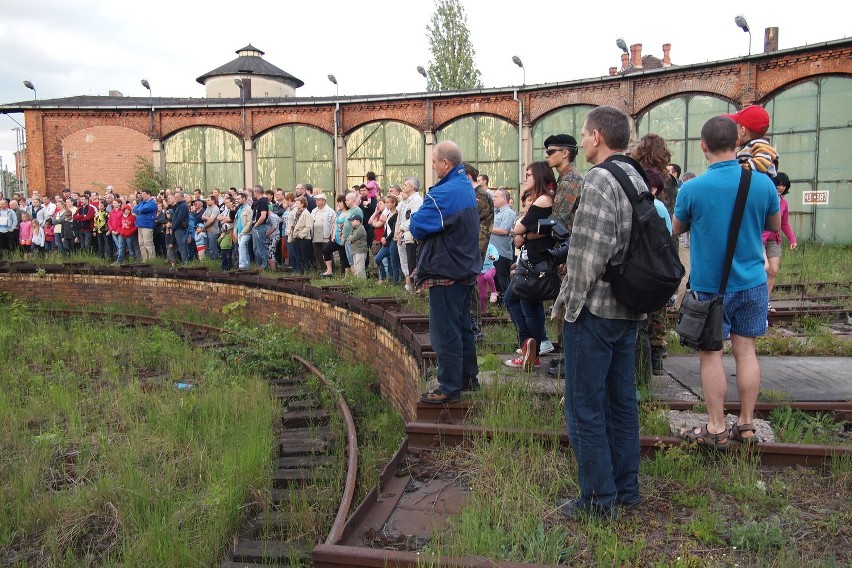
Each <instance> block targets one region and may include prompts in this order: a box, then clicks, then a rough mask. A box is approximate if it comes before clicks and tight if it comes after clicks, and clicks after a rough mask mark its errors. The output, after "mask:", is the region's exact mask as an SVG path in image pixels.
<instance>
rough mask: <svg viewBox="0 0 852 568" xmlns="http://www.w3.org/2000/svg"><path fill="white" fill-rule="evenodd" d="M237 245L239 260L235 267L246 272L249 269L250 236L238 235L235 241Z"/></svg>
mask: <svg viewBox="0 0 852 568" xmlns="http://www.w3.org/2000/svg"><path fill="white" fill-rule="evenodd" d="M237 243H238V245H239V253H240V256H239V260H238V262H237V266H238V267H239V269H240V270H246V269H248V267H249V245H250V244H251V234H246V235H240V236H239V237H238V239H237Z"/></svg>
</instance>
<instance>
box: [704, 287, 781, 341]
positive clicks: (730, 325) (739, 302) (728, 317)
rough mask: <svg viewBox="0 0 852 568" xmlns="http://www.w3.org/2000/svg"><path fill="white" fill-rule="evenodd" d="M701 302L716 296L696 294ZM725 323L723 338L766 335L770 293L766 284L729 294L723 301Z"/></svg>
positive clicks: (706, 293)
mask: <svg viewBox="0 0 852 568" xmlns="http://www.w3.org/2000/svg"><path fill="white" fill-rule="evenodd" d="M695 294H696V295H697V296H698V299H699V300H709V299H711V298H713V297H714V296H715V295H716V294H713V293H710V292H698V291H696V293H695ZM723 301H724V304H725V321H724V323H723V324H722V337H724V338H725V339H727V338H728V336H729V335H730V334H731V333H733V334H735V335H739V336H741V337H760V336H762V335H765V334H766V325H767V323H768V321H767V317H768V316H769V292H768V291H767V289H766V283H763V284H761V285H760V286H755V287H754V288H749V289H748V290H740V291H739V292H727V293H726V294H725V297H724V299H723Z"/></svg>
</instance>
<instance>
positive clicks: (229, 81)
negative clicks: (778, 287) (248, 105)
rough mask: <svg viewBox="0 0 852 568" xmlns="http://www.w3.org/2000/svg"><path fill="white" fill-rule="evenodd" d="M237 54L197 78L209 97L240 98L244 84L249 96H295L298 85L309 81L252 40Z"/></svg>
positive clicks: (248, 97) (258, 97)
mask: <svg viewBox="0 0 852 568" xmlns="http://www.w3.org/2000/svg"><path fill="white" fill-rule="evenodd" d="M236 53H237V55H238V56H239V57H237V58H236V59H234V60H233V61H230V62H228V63H226V64H224V65H222V66H221V67H217V68H216V69H214V70H213V71H208V72H207V73H205V74H204V75H202V76H201V77H199V78H198V79H196V81H198V82H199V83H201V84H202V85H204V88H205V96H206V97H207V98H215V99H218V98H240V96H241V94H240V87H239V85H238V84H237V82H235V80H236V79H239V83H241V84H242V85H243V90H244V91H245V93H244V96H245V98H246V100H249V99H252V98H254V99H263V98H281V97H295V96H296V89H298V88H299V87H301V86H302V85H304V84H305V83H304V82H303V81H301V80H300V79H297V78H296V77H293V76H292V75H290V74H289V73H287V72H286V71H283V70H281V69H279V68H278V67H276V66H275V65H273V64H272V63H269V62H268V61H266V60H265V59H263V55H264V52H263V51H261V50H259V49H258V48H256V47H254V46H253V45H252V44H248V45H247V46H245V47H243V48H241V49H238V50H237V51H236Z"/></svg>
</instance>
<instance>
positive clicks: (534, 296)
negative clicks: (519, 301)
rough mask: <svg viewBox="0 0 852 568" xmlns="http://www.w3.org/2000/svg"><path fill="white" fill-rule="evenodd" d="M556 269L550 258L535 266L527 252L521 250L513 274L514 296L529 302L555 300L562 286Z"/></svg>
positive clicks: (554, 262) (553, 261)
mask: <svg viewBox="0 0 852 568" xmlns="http://www.w3.org/2000/svg"><path fill="white" fill-rule="evenodd" d="M556 269H557V266H556V261H555V260H554V259H553V258H551V257H548V258H545V259H542V260H540V261H538V262H536V263H534V264H533V263H531V262H530V261H529V258H528V255H527V251H526V250H525V249H521V253H520V254H519V255H518V263H517V265H516V266H515V272H514V273H513V274H512V294H514V295H516V296H518V297H519V298H524V299H527V300H541V301H544V300H553V299H555V298H556V296H558V295H559V288H560V286H561V285H562V282H561V280H560V279H559V274H558V273H557V270H556Z"/></svg>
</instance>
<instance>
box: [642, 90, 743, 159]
mask: <svg viewBox="0 0 852 568" xmlns="http://www.w3.org/2000/svg"><path fill="white" fill-rule="evenodd" d="M735 110H736V109H735V108H734V107H733V105H731V104H730V103H728V102H727V101H725V100H723V99H720V98H718V97H711V96H708V95H685V96H682V97H678V98H674V99H669V100H667V101H665V102H663V103H660V104H659V105H657V106H655V107H652V108H650V109H648V111H647V112H645V114H643V115H641V116H640V117H638V119H637V121H636V132H637V134H638V135H639V136H640V137H641V136H644V135H645V134H648V133H649V132H653V133H655V134H659V135H660V136H662V137H663V138H665V139H666V143H667V145H668V147H669V151H670V152H671V154H672V162H674V163H675V164H679V165H680V167H681V169H682V171H684V172H687V171H690V172H693V173H695V174H701V173H703V172H704V170H706V169H707V159H706V158H705V157H704V152H702V151H701V147H700V145H699V144H700V141H701V127H702V126H704V123H705V122H707V120H708V119H709V118H712V117H714V116H719V115H720V114H726V113H731V112H734V111H735Z"/></svg>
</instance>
